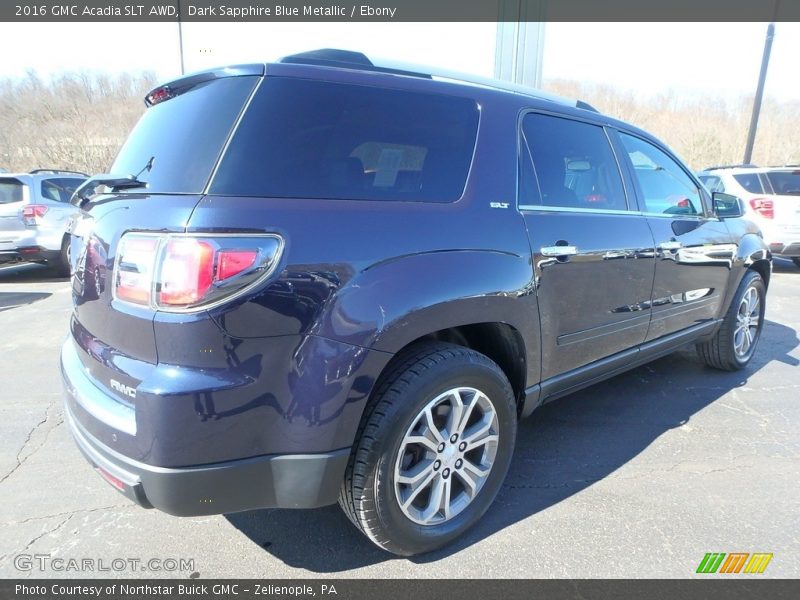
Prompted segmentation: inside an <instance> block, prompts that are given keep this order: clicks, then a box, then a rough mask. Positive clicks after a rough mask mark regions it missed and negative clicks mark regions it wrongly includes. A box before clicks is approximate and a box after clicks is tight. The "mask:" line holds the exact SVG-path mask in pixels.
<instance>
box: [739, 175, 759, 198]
mask: <svg viewBox="0 0 800 600" xmlns="http://www.w3.org/2000/svg"><path fill="white" fill-rule="evenodd" d="M733 178H734V179H735V180H736V181H737V182H738V183H739V185H741V186H742V187H743V188H744V189H746V190H747V191H748V192H750V193H751V194H763V193H764V188H763V187H762V185H761V180H760V179H759V178H758V173H740V174H738V175H734V176H733Z"/></svg>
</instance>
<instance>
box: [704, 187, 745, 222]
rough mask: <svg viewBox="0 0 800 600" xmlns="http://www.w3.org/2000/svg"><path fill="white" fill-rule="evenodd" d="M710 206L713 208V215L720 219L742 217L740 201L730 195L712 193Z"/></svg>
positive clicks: (742, 207) (742, 208)
mask: <svg viewBox="0 0 800 600" xmlns="http://www.w3.org/2000/svg"><path fill="white" fill-rule="evenodd" d="M711 204H712V206H713V208H714V214H715V215H717V216H718V217H719V218H720V219H732V218H734V217H741V216H742V215H744V206H743V205H742V201H741V200H740V199H739V198H737V197H736V196H733V195H731V194H726V193H724V192H713V193H712V194H711Z"/></svg>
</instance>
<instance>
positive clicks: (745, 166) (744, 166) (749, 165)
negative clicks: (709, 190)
mask: <svg viewBox="0 0 800 600" xmlns="http://www.w3.org/2000/svg"><path fill="white" fill-rule="evenodd" d="M757 168H758V165H754V164H752V163H742V164H740V165H716V166H714V167H706V168H705V169H703V171H715V170H717V169H757Z"/></svg>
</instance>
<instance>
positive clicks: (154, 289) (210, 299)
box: [114, 233, 283, 312]
mask: <svg viewBox="0 0 800 600" xmlns="http://www.w3.org/2000/svg"><path fill="white" fill-rule="evenodd" d="M282 250H283V240H282V239H281V238H280V237H278V236H277V235H272V234H267V235H235V236H234V235H230V236H227V235H224V236H197V235H178V234H170V235H153V234H144V233H128V234H125V235H124V236H122V239H121V240H120V243H119V246H118V250H117V259H116V262H115V265H114V297H115V298H116V299H118V300H122V301H125V302H129V303H132V304H139V305H142V306H148V307H150V308H153V309H157V310H165V311H172V312H185V311H190V310H194V309H197V310H200V309H205V308H209V307H210V306H212V305H216V304H218V303H220V302H223V301H226V300H229V299H231V298H232V297H234V296H236V295H239V294H241V293H243V292H245V291H246V290H248V289H250V288H252V287H253V286H255V285H256V284H257V283H259V282H260V281H262V280H263V279H264V278H266V277H267V276H269V275H270V274H271V273H272V272H273V271H274V270H275V268H276V266H277V264H278V262H279V260H280V256H281V252H282Z"/></svg>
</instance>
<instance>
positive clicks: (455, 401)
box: [447, 390, 465, 438]
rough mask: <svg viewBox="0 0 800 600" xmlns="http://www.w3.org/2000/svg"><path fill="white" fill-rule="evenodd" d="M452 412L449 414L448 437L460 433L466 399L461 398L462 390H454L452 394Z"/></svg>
mask: <svg viewBox="0 0 800 600" xmlns="http://www.w3.org/2000/svg"><path fill="white" fill-rule="evenodd" d="M450 398H451V401H450V414H449V415H447V437H448V438H449V437H450V436H451V435H453V434H454V433H460V431H461V430H460V426H461V419H462V416H463V415H464V410H465V407H464V401H463V400H462V399H461V392H460V390H453V393H452V394H451V395H450Z"/></svg>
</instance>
